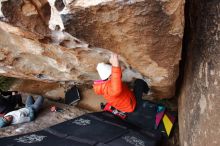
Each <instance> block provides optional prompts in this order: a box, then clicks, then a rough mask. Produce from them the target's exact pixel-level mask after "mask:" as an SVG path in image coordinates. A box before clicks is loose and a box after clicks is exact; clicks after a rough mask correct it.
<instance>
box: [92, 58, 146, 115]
mask: <svg viewBox="0 0 220 146" xmlns="http://www.w3.org/2000/svg"><path fill="white" fill-rule="evenodd" d="M109 62H110V63H111V65H108V64H105V63H99V64H98V65H97V71H98V74H99V76H100V78H101V80H97V81H94V84H93V88H94V91H95V93H96V94H98V95H103V96H104V98H105V99H106V100H107V104H106V105H105V107H103V109H104V110H109V109H110V111H111V112H112V110H114V109H116V110H117V112H115V111H113V113H119V116H120V117H122V118H125V116H124V115H123V113H124V114H125V115H126V114H127V113H132V112H134V111H138V109H139V108H140V106H141V105H142V102H143V100H142V94H143V92H144V93H148V91H149V87H148V85H147V83H146V82H145V81H143V80H141V79H137V80H136V81H135V82H134V90H133V91H131V90H130V89H129V88H128V86H127V85H126V84H125V83H123V82H122V71H121V67H120V66H119V60H118V55H117V54H112V55H111V57H110V59H109ZM102 106H103V105H102ZM121 115H122V116H121Z"/></svg>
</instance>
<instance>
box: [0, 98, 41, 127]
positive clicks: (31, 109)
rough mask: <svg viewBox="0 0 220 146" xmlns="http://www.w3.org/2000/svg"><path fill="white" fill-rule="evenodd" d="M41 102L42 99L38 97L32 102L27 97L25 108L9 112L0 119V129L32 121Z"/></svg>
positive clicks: (31, 99)
mask: <svg viewBox="0 0 220 146" xmlns="http://www.w3.org/2000/svg"><path fill="white" fill-rule="evenodd" d="M43 102H44V98H43V97H42V96H39V97H38V98H37V100H36V101H34V99H33V97H32V96H28V97H27V100H26V105H25V108H21V109H19V110H15V111H12V112H9V113H7V114H6V115H5V116H3V117H1V118H0V127H5V126H8V125H10V124H19V123H25V122H30V121H33V120H34V118H35V117H36V116H37V114H38V111H39V110H40V108H41V107H42V105H43Z"/></svg>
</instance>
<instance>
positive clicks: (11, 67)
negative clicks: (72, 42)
mask: <svg viewBox="0 0 220 146" xmlns="http://www.w3.org/2000/svg"><path fill="white" fill-rule="evenodd" d="M3 29H4V25H3V26H2V25H0V40H1V44H0V52H1V54H0V61H1V62H0V65H1V67H0V73H1V74H3V75H5V76H12V77H17V78H23V79H32V80H41V81H47V82H48V81H78V82H86V81H90V80H94V79H97V78H98V75H97V73H96V69H95V68H96V64H97V63H98V62H101V61H103V60H108V58H109V57H108V54H109V52H108V51H105V50H101V49H99V50H98V49H96V50H93V49H90V48H77V49H68V48H64V47H62V46H55V45H49V44H42V43H39V42H37V41H34V40H31V39H28V38H25V37H26V35H25V34H26V33H25V32H22V34H24V35H25V36H23V37H21V36H19V35H15V34H12V33H10V32H7V30H6V31H5V30H3ZM96 56H99V57H96Z"/></svg>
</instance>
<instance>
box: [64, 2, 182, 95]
mask: <svg viewBox="0 0 220 146" xmlns="http://www.w3.org/2000/svg"><path fill="white" fill-rule="evenodd" d="M101 1H103V0H99V1H93V2H92V1H91V3H87V2H85V0H77V1H74V2H73V3H72V4H70V5H69V7H70V9H71V10H72V11H74V13H73V12H72V11H71V12H72V13H73V14H72V15H71V14H70V15H64V18H65V20H66V21H65V23H64V24H66V25H65V27H66V29H67V31H68V32H69V33H71V34H73V35H74V36H76V37H77V38H79V39H83V40H85V41H87V42H88V43H89V44H91V45H93V46H97V47H102V48H105V49H109V50H112V51H114V52H117V53H119V54H120V55H122V56H123V57H125V58H126V59H127V62H128V63H129V65H130V66H131V67H132V68H134V69H136V70H137V71H139V72H140V73H142V75H144V76H145V77H147V78H148V79H149V83H150V84H151V87H152V89H153V91H156V93H157V94H158V96H160V97H163V96H164V97H170V96H172V95H173V93H174V91H175V81H176V78H177V76H178V64H179V60H180V54H181V44H182V34H183V6H184V5H183V3H184V1H183V0H177V1H172V0H171V1H152V0H150V1H145V0H134V1H111V0H108V1H107V0H106V1H105V2H106V3H103V2H101ZM95 2H96V3H95ZM98 3H100V4H99V5H97V4H98ZM77 8H78V9H77Z"/></svg>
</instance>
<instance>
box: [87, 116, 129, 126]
mask: <svg viewBox="0 0 220 146" xmlns="http://www.w3.org/2000/svg"><path fill="white" fill-rule="evenodd" d="M88 117H90V118H93V119H95V120H98V121H100V122H104V123H106V124H110V125H113V126H117V127H119V128H122V129H127V127H125V126H122V125H119V124H116V123H114V122H111V121H107V120H104V119H102V118H99V117H97V116H94V115H91V114H89V115H88Z"/></svg>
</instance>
